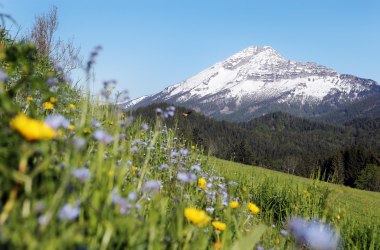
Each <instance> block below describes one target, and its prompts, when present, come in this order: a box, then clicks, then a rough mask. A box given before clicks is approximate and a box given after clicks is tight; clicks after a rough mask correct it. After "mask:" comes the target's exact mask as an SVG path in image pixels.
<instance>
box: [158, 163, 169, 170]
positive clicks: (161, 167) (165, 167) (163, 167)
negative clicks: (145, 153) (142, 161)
mask: <svg viewBox="0 0 380 250" xmlns="http://www.w3.org/2000/svg"><path fill="white" fill-rule="evenodd" d="M167 169H169V166H168V165H167V164H162V165H161V166H160V167H158V170H167Z"/></svg>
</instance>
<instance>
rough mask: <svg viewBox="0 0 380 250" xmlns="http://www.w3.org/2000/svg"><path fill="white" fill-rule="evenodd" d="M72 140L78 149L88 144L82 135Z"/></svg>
mask: <svg viewBox="0 0 380 250" xmlns="http://www.w3.org/2000/svg"><path fill="white" fill-rule="evenodd" d="M72 142H73V145H74V148H76V149H80V148H82V147H83V146H84V144H86V141H85V140H84V139H83V138H80V137H74V138H73V139H72Z"/></svg>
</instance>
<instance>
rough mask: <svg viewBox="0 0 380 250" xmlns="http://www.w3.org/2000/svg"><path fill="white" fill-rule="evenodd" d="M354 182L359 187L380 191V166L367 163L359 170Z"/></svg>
mask: <svg viewBox="0 0 380 250" xmlns="http://www.w3.org/2000/svg"><path fill="white" fill-rule="evenodd" d="M355 184H356V186H357V187H358V188H360V189H366V190H371V191H377V192H380V167H379V166H376V165H373V164H370V165H367V166H366V167H365V168H364V169H363V170H362V171H361V172H360V174H359V176H358V178H357V180H356V182H355Z"/></svg>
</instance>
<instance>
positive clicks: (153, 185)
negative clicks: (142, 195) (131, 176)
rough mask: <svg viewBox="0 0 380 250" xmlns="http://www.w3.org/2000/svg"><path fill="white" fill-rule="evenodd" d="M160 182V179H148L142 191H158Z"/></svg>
mask: <svg viewBox="0 0 380 250" xmlns="http://www.w3.org/2000/svg"><path fill="white" fill-rule="evenodd" d="M161 186H162V184H161V182H160V181H148V182H146V183H145V184H144V186H143V187H142V191H143V192H158V191H160V188H161Z"/></svg>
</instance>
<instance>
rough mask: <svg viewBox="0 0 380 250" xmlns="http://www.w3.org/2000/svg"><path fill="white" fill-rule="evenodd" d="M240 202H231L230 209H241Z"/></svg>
mask: <svg viewBox="0 0 380 250" xmlns="http://www.w3.org/2000/svg"><path fill="white" fill-rule="evenodd" d="M239 205H240V204H239V202H237V201H231V202H230V207H231V208H237V207H239Z"/></svg>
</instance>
